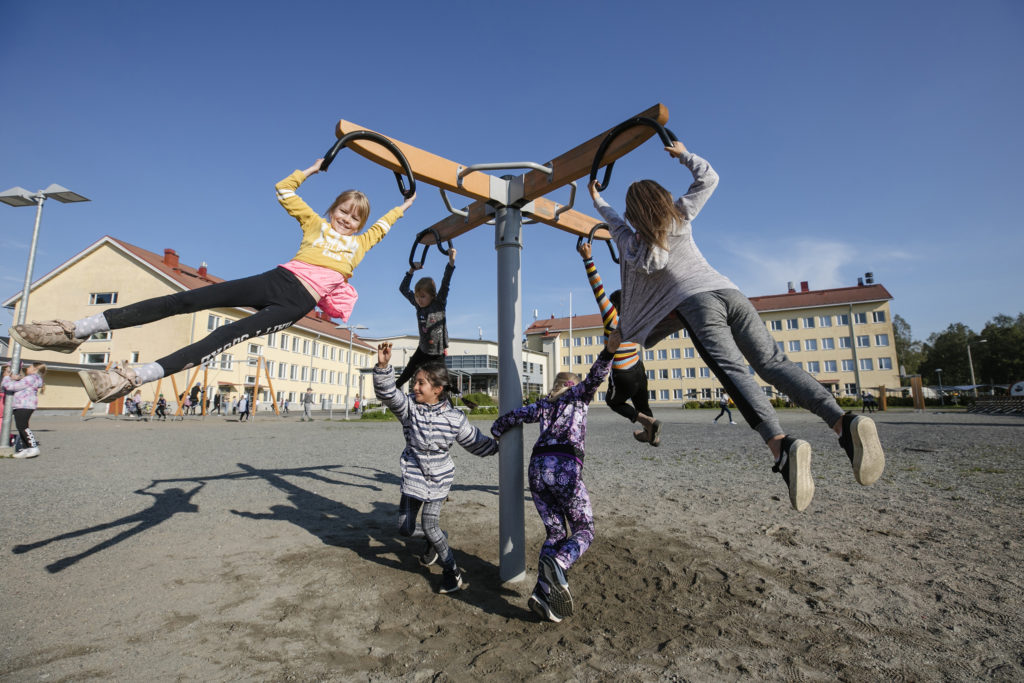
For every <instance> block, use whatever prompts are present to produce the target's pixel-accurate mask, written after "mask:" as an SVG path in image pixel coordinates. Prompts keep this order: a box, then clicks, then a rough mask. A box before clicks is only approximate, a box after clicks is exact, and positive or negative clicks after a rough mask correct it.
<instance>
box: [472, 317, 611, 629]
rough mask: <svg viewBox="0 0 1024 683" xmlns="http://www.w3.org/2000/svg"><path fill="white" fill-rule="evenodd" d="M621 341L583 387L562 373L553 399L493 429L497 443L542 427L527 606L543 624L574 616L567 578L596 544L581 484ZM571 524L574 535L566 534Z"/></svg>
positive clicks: (534, 468) (533, 476)
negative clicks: (597, 407)
mask: <svg viewBox="0 0 1024 683" xmlns="http://www.w3.org/2000/svg"><path fill="white" fill-rule="evenodd" d="M621 340H622V335H621V334H620V333H619V331H618V330H614V331H613V332H612V333H611V334H609V335H608V339H607V340H606V341H605V345H604V350H603V351H601V353H600V355H599V356H598V357H597V360H596V361H594V365H593V366H592V367H591V368H590V372H589V373H587V377H586V379H584V380H583V382H580V381H579V375H576V374H575V373H571V372H560V373H558V375H557V376H556V377H555V382H554V386H553V387H552V388H551V393H550V394H548V395H547V396H546V397H544V398H542V399H540V400H539V401H537V402H536V403H531V404H529V405H526V406H523V407H522V408H518V409H516V410H513V411H511V412H508V413H505V414H504V415H502V416H501V417H499V418H498V419H497V420H495V421H494V424H493V425H492V426H491V434H493V435H494V438H496V439H497V438H499V437H500V436H501V435H502V433H504V432H505V431H506V430H507V429H509V428H510V427H514V426H515V425H518V424H522V423H524V422H540V437H539V438H538V439H537V443H536V444H535V445H534V447H533V454H532V455H531V456H530V467H529V479H530V494H531V496H532V497H533V504H534V505H535V506H536V507H537V513H538V514H540V519H541V521H542V522H543V523H544V528H545V529H546V530H547V539H546V540H545V541H544V545H543V546H542V547H541V550H540V563H539V567H538V569H537V585H536V586H535V587H534V589H533V594H532V595H531V596H530V599H529V601H528V603H527V604H528V605H529V606H530V609H532V610H533V611H534V612H536V613H537V614H539V615H540V616H541V617H542V618H544V619H549V620H551V621H555V622H558V621H561V620H562V619H564V618H565V617H568V616H570V615H572V612H573V604H572V594H571V593H570V592H569V581H568V580H567V579H566V577H565V572H566V571H568V570H569V568H570V567H572V565H573V564H574V563H575V562H576V560H578V559H579V558H580V555H582V554H583V553H584V552H586V550H587V548H588V547H590V543H591V542H592V541H593V540H594V516H593V512H592V511H591V508H590V496H589V494H588V493H587V487H586V485H585V484H584V483H583V455H584V446H585V444H586V438H587V410H588V408H589V406H590V402H591V401H592V400H593V399H594V392H595V391H597V387H598V386H599V385H600V384H601V382H602V380H604V378H605V376H607V375H608V370H609V369H610V368H611V362H612V358H613V356H614V354H615V350H616V349H617V348H619V342H620V341H621ZM566 521H568V523H569V527H570V532H571V535H570V534H567V533H566V528H565V526H566V525H565V522H566Z"/></svg>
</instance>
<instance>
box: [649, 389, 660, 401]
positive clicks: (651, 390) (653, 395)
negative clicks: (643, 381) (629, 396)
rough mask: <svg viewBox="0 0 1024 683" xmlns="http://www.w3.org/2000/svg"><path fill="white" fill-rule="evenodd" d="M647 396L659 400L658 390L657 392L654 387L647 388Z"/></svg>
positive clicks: (652, 399) (651, 399)
mask: <svg viewBox="0 0 1024 683" xmlns="http://www.w3.org/2000/svg"><path fill="white" fill-rule="evenodd" d="M647 398H648V400H650V401H657V400H658V392H656V391H655V390H654V389H648V390H647Z"/></svg>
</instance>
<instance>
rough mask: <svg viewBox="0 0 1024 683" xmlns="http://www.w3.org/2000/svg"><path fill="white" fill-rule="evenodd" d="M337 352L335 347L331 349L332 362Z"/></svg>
mask: <svg viewBox="0 0 1024 683" xmlns="http://www.w3.org/2000/svg"><path fill="white" fill-rule="evenodd" d="M335 351H337V349H336V348H334V347H333V346H332V347H331V360H334V352H335Z"/></svg>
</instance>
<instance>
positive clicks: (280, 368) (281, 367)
mask: <svg viewBox="0 0 1024 683" xmlns="http://www.w3.org/2000/svg"><path fill="white" fill-rule="evenodd" d="M286 374H288V364H287V363H278V364H277V378H278V379H284V376H285V375H286Z"/></svg>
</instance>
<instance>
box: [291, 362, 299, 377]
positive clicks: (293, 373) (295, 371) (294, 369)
mask: <svg viewBox="0 0 1024 683" xmlns="http://www.w3.org/2000/svg"><path fill="white" fill-rule="evenodd" d="M298 378H299V366H298V365H295V364H294V363H293V364H292V365H289V366H288V379H298Z"/></svg>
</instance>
